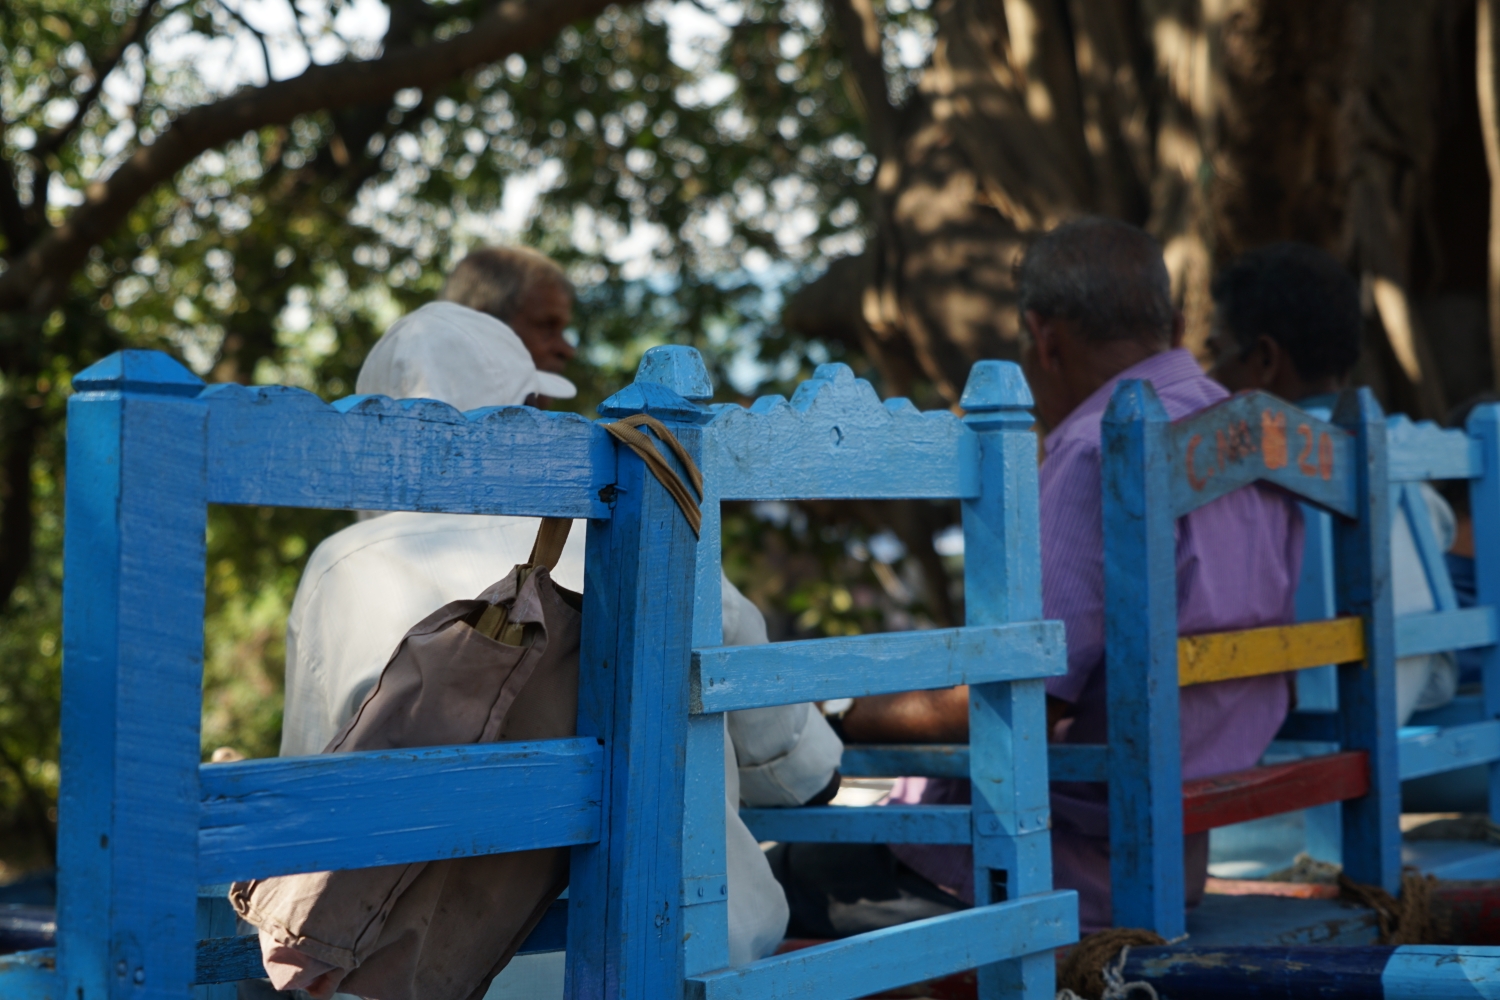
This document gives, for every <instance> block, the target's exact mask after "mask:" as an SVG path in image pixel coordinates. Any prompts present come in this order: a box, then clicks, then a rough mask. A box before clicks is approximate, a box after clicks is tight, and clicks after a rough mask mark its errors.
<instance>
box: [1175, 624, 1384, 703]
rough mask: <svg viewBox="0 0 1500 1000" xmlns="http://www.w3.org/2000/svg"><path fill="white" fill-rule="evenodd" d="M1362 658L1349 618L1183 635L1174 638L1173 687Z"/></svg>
mask: <svg viewBox="0 0 1500 1000" xmlns="http://www.w3.org/2000/svg"><path fill="white" fill-rule="evenodd" d="M1364 658H1365V631H1364V622H1363V621H1362V620H1361V619H1359V618H1352V617H1351V618H1335V619H1332V620H1331V621H1323V622H1304V623H1302V624H1300V625H1276V626H1272V627H1270V628H1252V629H1244V630H1242V631H1238V632H1214V633H1211V634H1209V635H1194V636H1184V637H1183V638H1181V639H1178V640H1177V683H1178V684H1180V685H1182V686H1183V687H1187V686H1188V685H1190V684H1207V683H1210V682H1212V681H1224V680H1230V679H1232V678H1235V677H1260V676H1263V675H1265V674H1279V673H1283V672H1284V671H1287V670H1301V669H1303V668H1304V667H1320V666H1322V665H1323V664H1325V663H1353V662H1355V661H1356V660H1363V659H1364Z"/></svg>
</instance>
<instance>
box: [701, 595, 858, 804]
mask: <svg viewBox="0 0 1500 1000" xmlns="http://www.w3.org/2000/svg"><path fill="white" fill-rule="evenodd" d="M720 590H721V593H722V597H723V604H724V644H725V645H726V646H753V645H758V644H760V643H763V642H765V641H766V619H765V616H763V615H762V614H761V613H760V609H759V608H757V607H756V606H755V605H754V604H752V603H750V600H749V599H748V598H746V597H745V595H744V594H741V593H740V592H739V590H738V589H736V587H735V586H734V584H732V583H730V582H729V580H728V579H727V578H721V586H720ZM728 723H729V738H730V740H731V741H732V742H733V744H734V751H735V757H736V759H737V761H738V763H739V784H740V800H741V801H743V802H745V803H746V804H747V805H753V806H798V805H801V804H802V803H804V802H806V801H807V800H808V799H810V798H812V797H813V796H814V795H816V794H818V793H819V792H821V791H822V790H823V789H824V788H826V787H827V786H828V782H829V781H831V780H832V779H833V772H834V771H836V770H838V766H839V761H840V759H841V758H842V757H843V754H844V744H843V743H842V742H841V741H840V740H839V738H838V736H837V735H836V734H835V733H834V731H833V728H832V727H831V726H829V725H828V722H827V720H826V719H824V718H823V714H822V713H821V712H819V711H818V709H817V706H815V705H813V704H812V703H811V702H801V703H799V704H796V705H776V706H773V707H770V708H747V709H744V710H742V711H739V712H729V713H728Z"/></svg>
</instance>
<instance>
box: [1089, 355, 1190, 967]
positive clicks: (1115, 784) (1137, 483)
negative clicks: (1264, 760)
mask: <svg viewBox="0 0 1500 1000" xmlns="http://www.w3.org/2000/svg"><path fill="white" fill-rule="evenodd" d="M1167 427H1168V420H1167V413H1166V410H1165V409H1163V408H1162V405H1161V401H1160V400H1158V399H1157V398H1156V393H1155V391H1154V390H1153V389H1152V388H1151V386H1150V384H1149V383H1146V382H1142V381H1139V380H1136V379H1129V380H1126V381H1123V382H1121V383H1120V384H1119V386H1118V387H1117V388H1116V389H1115V393H1114V396H1113V397H1112V398H1111V399H1110V403H1109V409H1108V410H1107V411H1105V415H1104V421H1103V428H1102V429H1103V438H1102V440H1103V448H1104V468H1103V490H1104V538H1105V546H1104V620H1105V642H1106V648H1107V649H1108V650H1109V655H1108V656H1107V657H1106V658H1105V669H1106V670H1107V671H1108V673H1107V675H1106V678H1107V681H1108V687H1109V835H1110V874H1111V883H1112V886H1113V905H1114V923H1115V926H1117V927H1145V928H1149V929H1151V930H1154V931H1156V932H1157V933H1158V934H1160V935H1162V936H1163V937H1165V938H1168V939H1171V938H1175V937H1178V936H1180V935H1181V934H1182V933H1183V932H1184V930H1185V929H1186V914H1185V911H1184V898H1185V897H1184V895H1183V883H1182V756H1181V750H1180V747H1179V743H1178V697H1177V560H1176V543H1175V540H1174V530H1173V529H1174V519H1173V517H1172V509H1173V505H1172V498H1171V493H1170V489H1169V486H1170V482H1171V478H1172V477H1171V475H1170V474H1169V472H1170V470H1169V466H1168V461H1169V460H1168V455H1167V440H1166V431H1167Z"/></svg>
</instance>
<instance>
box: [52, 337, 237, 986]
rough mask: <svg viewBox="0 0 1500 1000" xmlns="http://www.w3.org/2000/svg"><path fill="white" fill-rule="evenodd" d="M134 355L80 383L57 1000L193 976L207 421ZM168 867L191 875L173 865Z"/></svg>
mask: <svg viewBox="0 0 1500 1000" xmlns="http://www.w3.org/2000/svg"><path fill="white" fill-rule="evenodd" d="M140 360H141V359H140V358H139V357H138V356H137V355H135V354H128V355H126V356H124V357H121V358H116V359H114V360H112V361H110V362H108V363H101V366H96V368H94V369H86V370H85V371H83V372H80V373H79V374H78V376H77V377H75V379H74V383H73V385H74V389H75V395H74V396H73V397H72V399H71V400H70V401H69V405H68V414H69V422H68V468H69V478H68V491H67V498H66V530H67V540H66V544H65V551H64V559H65V562H64V585H63V718H62V761H61V763H62V772H63V773H62V787H61V790H60V800H59V807H58V810H59V826H60V828H61V836H60V841H59V853H60V858H61V859H62V863H61V864H60V865H59V869H60V871H59V878H58V897H59V905H60V909H61V912H62V914H63V922H62V924H61V926H60V927H59V929H58V956H57V961H58V975H59V982H60V990H61V992H63V993H65V994H66V995H67V996H69V997H74V996H77V995H80V991H81V995H83V996H84V997H104V996H110V995H123V993H124V992H125V991H126V990H133V991H135V993H136V995H139V996H163V997H165V996H174V995H181V994H182V993H183V992H185V991H186V989H187V986H188V984H189V983H190V982H191V981H192V976H193V940H194V927H195V924H196V919H197V894H196V888H197V882H196V876H197V872H196V869H195V866H194V865H193V864H192V863H191V859H192V858H193V855H194V852H195V849H196V846H197V835H198V834H197V828H198V788H197V773H198V770H197V769H198V759H199V752H200V751H199V736H198V721H199V716H200V714H201V712H202V679H201V678H202V656H203V587H204V533H205V530H206V517H207V503H206V497H205V471H204V467H205V445H206V431H205V422H206V415H207V410H206V407H205V406H204V405H203V404H202V403H200V402H198V401H197V400H196V399H195V398H193V396H194V395H196V392H197V389H196V388H195V387H194V386H195V384H196V383H197V381H198V380H197V379H196V378H194V377H193V376H192V375H191V374H190V373H188V372H187V371H186V370H185V369H182V368H181V366H180V365H176V363H175V362H171V361H169V360H167V359H164V358H163V359H161V360H162V361H165V362H166V363H165V364H160V363H155V362H153V363H152V364H150V365H148V364H145V363H137V362H139V361H140ZM165 859H180V861H181V862H182V863H180V864H175V865H173V864H166V863H164V861H165Z"/></svg>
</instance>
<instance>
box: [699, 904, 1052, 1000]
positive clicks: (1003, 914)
mask: <svg viewBox="0 0 1500 1000" xmlns="http://www.w3.org/2000/svg"><path fill="white" fill-rule="evenodd" d="M1077 938H1078V909H1077V903H1076V895H1075V894H1074V893H1072V892H1053V893H1046V894H1043V895H1036V896H1029V897H1027V898H1025V899H1018V900H1015V901H1013V902H1009V903H997V904H994V905H991V906H980V907H976V908H974V909H972V910H962V911H960V912H958V913H951V914H948V915H946V916H941V917H933V918H931V919H929V920H921V921H917V922H916V923H911V924H905V925H902V926H900V927H891V928H888V929H886V930H879V931H872V932H870V933H868V934H859V935H856V936H855V937H851V938H845V939H844V940H842V941H832V942H829V943H828V944H822V945H815V946H814V947H811V948H803V949H801V950H799V951H793V952H789V953H787V954H785V955H777V956H775V957H772V958H763V959H761V960H760V961H758V962H752V963H751V964H750V965H747V966H743V967H741V968H738V969H727V970H725V971H723V972H717V973H714V974H712V975H707V976H696V977H694V978H692V979H690V980H689V981H688V986H689V989H688V992H687V996H688V997H689V998H693V1000H763V998H770V997H775V998H777V1000H844V998H853V997H862V996H868V995H870V994H871V993H876V992H879V991H881V990H884V989H889V988H891V987H895V986H902V985H905V984H907V983H912V982H919V981H921V980H924V979H932V978H934V977H936V976H942V975H947V974H948V973H950V972H957V971H958V970H960V969H972V968H974V967H976V966H983V965H988V964H992V963H995V962H999V961H1003V960H1005V959H1012V958H1017V957H1020V956H1022V955H1032V954H1037V953H1042V954H1044V955H1045V957H1046V958H1047V960H1048V961H1051V960H1052V956H1051V954H1050V952H1051V950H1052V949H1053V948H1057V947H1059V946H1062V945H1065V944H1068V943H1069V942H1072V941H1075V940H1077Z"/></svg>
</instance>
